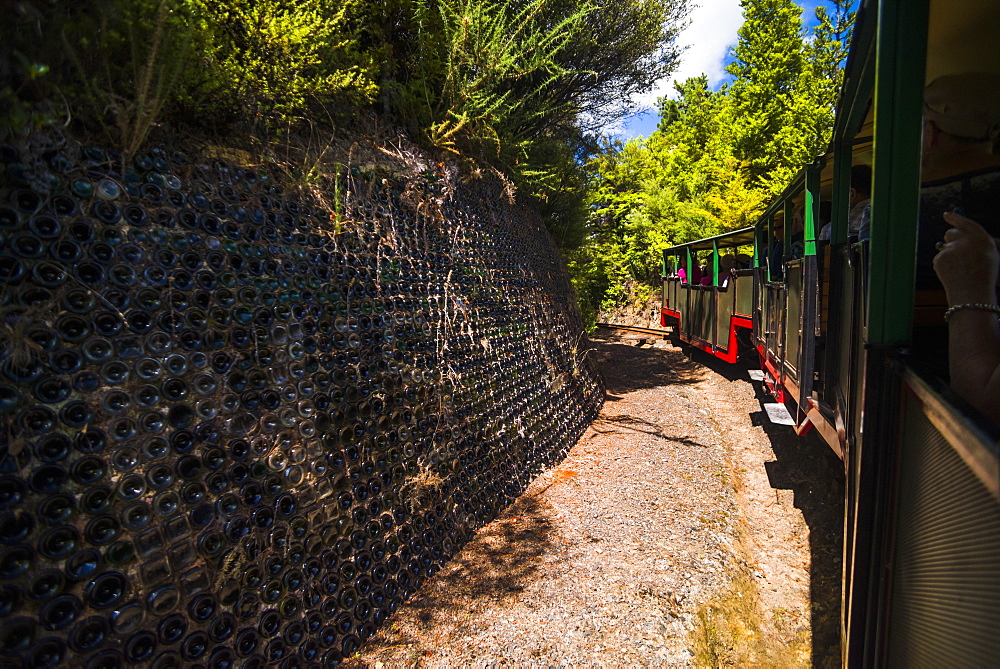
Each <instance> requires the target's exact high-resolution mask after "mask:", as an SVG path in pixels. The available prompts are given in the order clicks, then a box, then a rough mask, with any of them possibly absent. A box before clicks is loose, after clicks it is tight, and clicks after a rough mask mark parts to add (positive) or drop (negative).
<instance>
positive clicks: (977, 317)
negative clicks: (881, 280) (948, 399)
mask: <svg viewBox="0 0 1000 669" xmlns="http://www.w3.org/2000/svg"><path fill="white" fill-rule="evenodd" d="M944 220H945V221H946V222H947V223H948V224H949V225H951V226H952V227H951V228H950V229H949V230H948V231H947V232H946V233H945V234H944V240H945V241H944V242H943V243H939V244H938V247H939V249H940V251H939V253H938V254H937V255H936V256H935V257H934V271H935V272H936V273H937V275H938V277H939V278H940V279H941V283H942V284H944V288H945V294H946V295H947V298H948V306H949V307H950V308H949V309H948V311H947V312H945V321H947V323H948V338H949V343H948V365H949V371H950V375H951V387H952V388H953V389H954V390H955V392H956V393H958V395H959V396H961V397H962V398H963V399H965V400H966V401H967V402H968V403H969V404H971V405H972V406H974V407H975V408H976V409H978V410H979V411H980V412H982V413H983V415H985V416H987V417H988V418H990V419H992V420H994V421H998V422H1000V320H998V314H1000V306H998V305H997V278H998V268H1000V253H998V251H997V240H995V239H994V238H993V237H991V236H990V234H989V233H988V232H986V230H985V229H983V227H982V226H981V225H979V224H978V223H976V222H974V221H972V220H970V219H968V218H966V217H965V216H960V215H959V214H956V213H952V212H945V214H944Z"/></svg>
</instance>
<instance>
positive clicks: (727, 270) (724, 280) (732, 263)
mask: <svg viewBox="0 0 1000 669" xmlns="http://www.w3.org/2000/svg"><path fill="white" fill-rule="evenodd" d="M735 272H736V256H734V255H733V254H732V253H727V254H726V255H724V256H722V260H720V261H719V281H720V282H721V285H722V287H723V288H726V287H728V286H729V280H730V279H731V278H734V277H735V274H734V273H735Z"/></svg>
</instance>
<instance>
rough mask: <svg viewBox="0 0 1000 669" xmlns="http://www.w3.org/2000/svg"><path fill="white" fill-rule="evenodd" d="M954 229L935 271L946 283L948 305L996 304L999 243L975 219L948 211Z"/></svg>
mask: <svg viewBox="0 0 1000 669" xmlns="http://www.w3.org/2000/svg"><path fill="white" fill-rule="evenodd" d="M944 220H945V221H947V222H948V223H949V224H950V225H951V226H952V228H951V229H950V230H948V231H947V232H946V233H944V242H941V243H938V250H939V253H938V254H937V255H936V256H934V271H935V272H936V273H937V275H938V278H939V279H941V283H942V284H944V289H945V293H946V294H947V296H948V304H950V305H955V304H965V303H990V304H992V303H994V302H995V301H996V285H997V274H998V271H1000V252H998V250H997V240H995V239H994V238H993V237H991V236H990V235H989V233H988V232H986V230H985V229H984V228H983V226H981V225H979V224H978V223H976V222H975V221H973V220H972V219H969V218H966V217H965V216H962V215H960V214H956V213H954V212H950V211H949V212H945V214H944Z"/></svg>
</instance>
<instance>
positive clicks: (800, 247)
mask: <svg viewBox="0 0 1000 669" xmlns="http://www.w3.org/2000/svg"><path fill="white" fill-rule="evenodd" d="M805 248H806V239H805V219H804V217H803V211H802V208H801V207H799V208H797V209H796V210H795V214H794V215H793V216H792V245H791V246H790V247H789V258H791V259H792V260H798V259H799V258H801V257H802V256H803V254H805Z"/></svg>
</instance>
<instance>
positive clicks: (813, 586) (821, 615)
mask: <svg viewBox="0 0 1000 669" xmlns="http://www.w3.org/2000/svg"><path fill="white" fill-rule="evenodd" d="M691 360H692V362H695V363H698V364H701V365H704V366H705V367H708V368H709V369H711V370H712V371H714V372H716V373H718V374H719V375H721V376H723V377H725V378H727V379H729V380H731V381H732V380H737V379H740V380H747V379H748V378H749V376H748V374H747V373H748V371H749V370H750V369H756V368H757V365H755V364H754V365H752V364H750V363H749V362H747V361H744V360H741V361H740V362H738V363H736V364H732V365H731V364H727V363H724V362H721V361H720V360H718V359H717V358H714V357H712V356H710V355H707V354H705V353H702V352H701V351H694V353H693V355H692V357H691ZM753 385H754V390H755V392H756V397H757V400H758V401H759V402H761V403H765V402H774V399H773V398H772V397H771V396H770V395H769V394H768V393H767V391H766V390H765V389H764V385H763V383H760V382H753ZM751 419H752V420H753V422H754V425H759V426H762V427H763V428H764V432H765V433H766V434H767V436H768V438H769V439H770V441H771V449H772V450H773V451H774V455H775V459H774V460H773V461H772V462H767V463H765V465H764V466H765V468H766V470H767V475H768V480H769V481H770V483H771V487H772V488H775V489H777V490H790V491H792V493H793V495H794V500H795V501H794V504H795V508H797V509H799V510H800V511H802V516H803V518H804V519H805V522H806V524H807V525H808V526H809V548H810V553H811V564H812V568H811V570H810V584H809V590H810V599H811V605H812V606H811V609H812V621H811V623H812V639H813V657H812V666H814V667H836V666H840V664H841V662H840V596H841V568H842V563H843V523H844V468H843V462H842V461H841V460H840V459H839V458H838V457H837V456H836V455H835V454H834V453H833V450H832V449H831V448H830V447H829V446H828V445H827V444H826V442H824V441H823V440H822V438H820V437H819V436H817V435H816V433H815V432H813V433H810V434H808V435H806V436H804V437H799V436H797V435H796V434H795V431H794V430H793V429H792V428H791V427H789V426H787V425H775V424H773V423H771V422H770V421H769V420H768V418H767V415H766V414H765V412H764V411H763V410H761V411H758V412H756V413H755V414H752V415H751Z"/></svg>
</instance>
